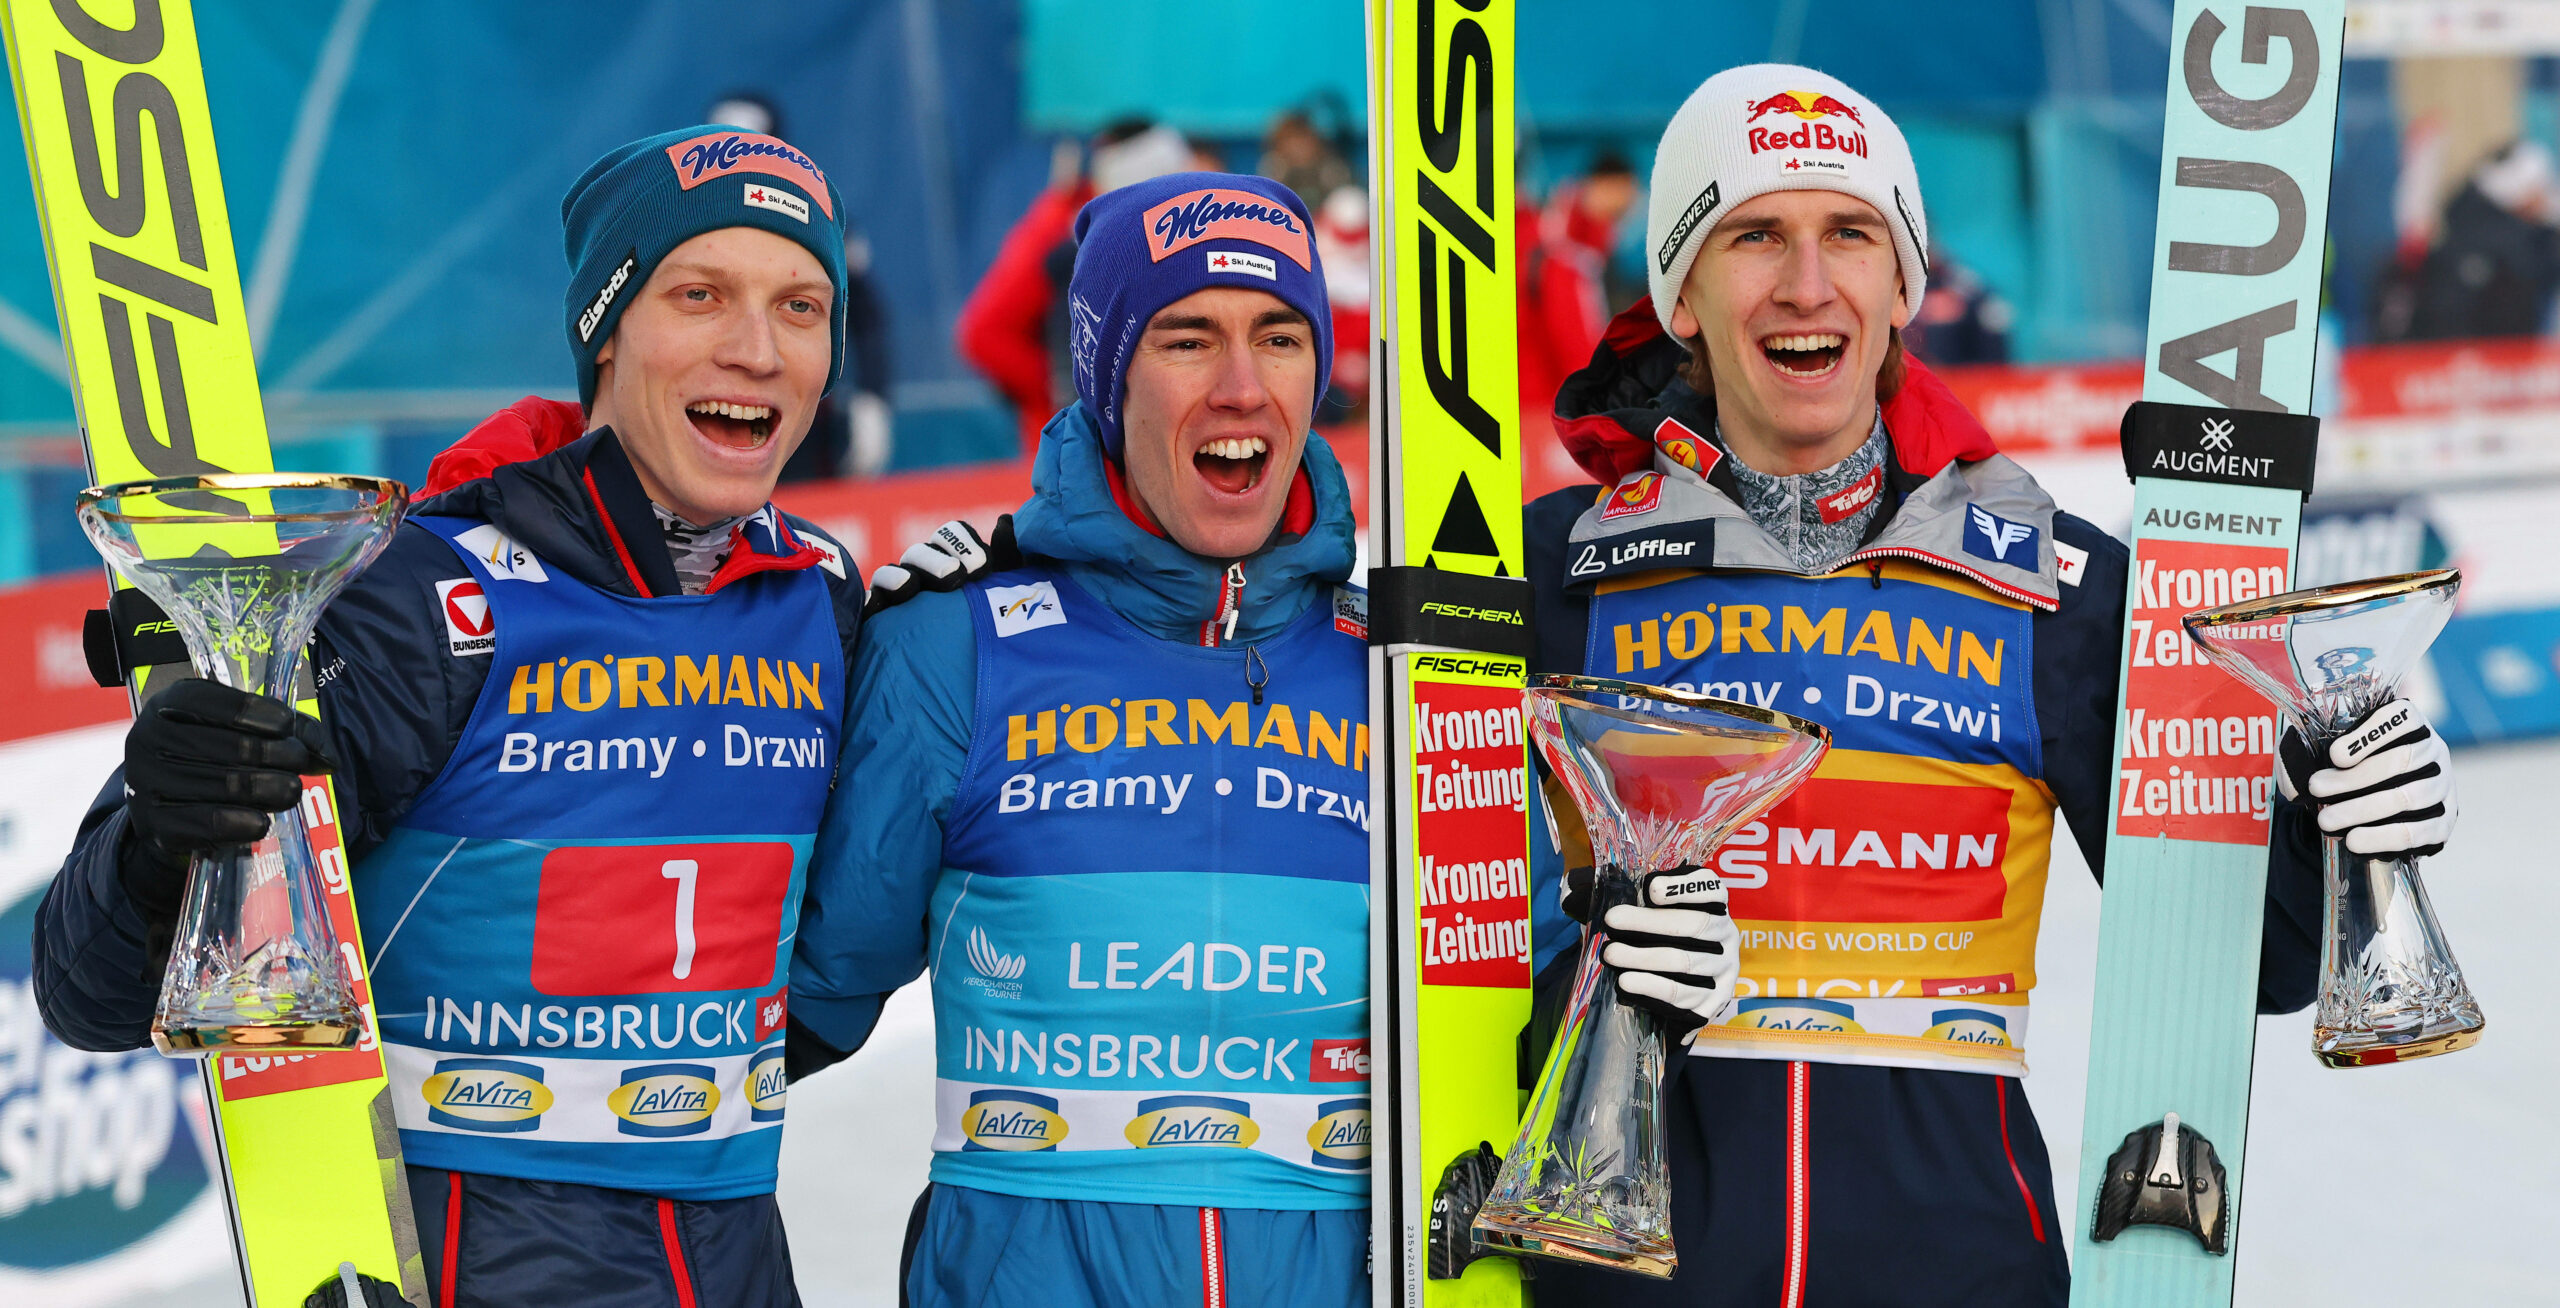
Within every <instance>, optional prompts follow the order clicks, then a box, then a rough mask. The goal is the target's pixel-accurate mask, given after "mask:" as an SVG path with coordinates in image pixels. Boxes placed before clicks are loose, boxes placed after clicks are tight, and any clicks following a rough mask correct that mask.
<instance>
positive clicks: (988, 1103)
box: [960, 1089, 1067, 1154]
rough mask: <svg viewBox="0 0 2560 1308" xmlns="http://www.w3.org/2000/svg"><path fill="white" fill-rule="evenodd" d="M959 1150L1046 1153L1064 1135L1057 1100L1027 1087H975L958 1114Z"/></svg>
mask: <svg viewBox="0 0 2560 1308" xmlns="http://www.w3.org/2000/svg"><path fill="white" fill-rule="evenodd" d="M960 1136H961V1140H960V1152H962V1153H964V1154H972V1153H983V1152H987V1151H994V1152H997V1153H1008V1154H1036V1153H1048V1152H1050V1151H1052V1150H1055V1149H1056V1148H1057V1147H1058V1142H1059V1141H1061V1140H1064V1139H1066V1138H1067V1119H1065V1118H1063V1117H1060V1116H1059V1115H1058V1101H1057V1100H1055V1099H1052V1098H1050V1097H1049V1096H1047V1095H1042V1094H1033V1093H1032V1092H1030V1091H1028V1090H1006V1089H997V1090H976V1091H972V1092H970V1095H969V1106H968V1107H967V1108H966V1109H964V1110H962V1111H961V1114H960Z"/></svg>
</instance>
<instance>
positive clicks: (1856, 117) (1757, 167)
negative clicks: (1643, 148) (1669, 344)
mask: <svg viewBox="0 0 2560 1308" xmlns="http://www.w3.org/2000/svg"><path fill="white" fill-rule="evenodd" d="M1771 191H1838V192H1840V193H1842V194H1844V195H1854V196H1856V197H1858V198H1859V199H1861V200H1864V201H1866V202H1867V203H1869V204H1871V205H1874V206H1875V209H1876V212H1877V213H1880V214H1883V215H1884V219H1885V227H1886V228H1887V229H1888V230H1890V231H1891V232H1892V233H1893V253H1894V257H1895V258H1896V259H1897V260H1898V261H1900V263H1901V266H1902V296H1903V302H1904V304H1905V305H1906V306H1907V307H1908V308H1909V309H1910V311H1911V315H1912V317H1913V318H1917V317H1918V316H1919V314H1920V292H1921V291H1922V290H1924V289H1926V287H1927V285H1928V281H1929V216H1928V214H1927V213H1925V212H1923V211H1922V210H1921V207H1920V174H1919V172H1918V170H1916V169H1914V168H1913V167H1912V164H1911V147H1910V146H1909V145H1907V144H1905V143H1904V142H1903V139H1902V129H1901V128H1898V127H1896V126H1894V125H1893V120H1892V119H1890V118H1887V117H1885V114H1884V110H1882V109H1879V108H1877V107H1876V104H1875V102H1874V101H1872V100H1869V99H1867V98H1866V97H1865V96H1862V95H1860V94H1858V93H1857V92H1855V91H1852V90H1850V89H1849V86H1848V84H1847V83H1845V82H1842V81H1841V80H1840V79H1839V78H1836V77H1832V76H1829V75H1828V74H1824V73H1817V72H1815V71H1813V70H1812V69H1810V68H1799V67H1797V66H1796V65H1794V64H1747V65H1745V66H1743V67H1740V68H1728V69H1726V70H1724V71H1723V72H1721V73H1718V74H1716V75H1715V76H1713V77H1710V78H1708V79H1707V80H1706V81H1705V82H1703V83H1701V84H1700V85H1699V87H1698V89H1697V90H1695V91H1692V92H1690V93H1689V99H1688V102H1687V103H1685V104H1682V105H1681V106H1680V112H1678V113H1676V114H1673V115H1672V116H1671V125H1670V126H1668V127H1666V128H1663V129H1662V144H1661V146H1660V147H1658V148H1657V149H1656V150H1655V152H1654V156H1653V197H1652V207H1651V211H1650V213H1649V216H1648V217H1647V219H1646V222H1645V250H1646V255H1647V262H1646V265H1645V275H1646V277H1647V278H1648V279H1649V280H1650V281H1651V283H1652V287H1653V311H1654V313H1656V314H1657V315H1659V316H1660V317H1661V319H1662V329H1663V330H1664V331H1669V330H1671V309H1672V306H1673V305H1674V304H1677V303H1678V302H1679V299H1680V286H1681V284H1682V283H1683V282H1686V281H1688V280H1689V265H1690V264H1691V263H1692V262H1694V261H1696V259H1697V257H1698V246H1699V245H1700V244H1701V243H1702V242H1704V241H1705V240H1706V239H1707V233H1708V232H1709V231H1711V230H1713V229H1714V227H1715V225H1716V222H1717V221H1718V220H1719V219H1721V218H1723V217H1724V216H1725V215H1727V214H1729V213H1731V212H1733V211H1734V210H1735V209H1737V208H1740V207H1741V206H1742V205H1744V204H1746V203H1748V202H1750V201H1751V200H1754V199H1757V198H1758V197H1760V196H1763V195H1767V194H1768V193H1769V192H1771Z"/></svg>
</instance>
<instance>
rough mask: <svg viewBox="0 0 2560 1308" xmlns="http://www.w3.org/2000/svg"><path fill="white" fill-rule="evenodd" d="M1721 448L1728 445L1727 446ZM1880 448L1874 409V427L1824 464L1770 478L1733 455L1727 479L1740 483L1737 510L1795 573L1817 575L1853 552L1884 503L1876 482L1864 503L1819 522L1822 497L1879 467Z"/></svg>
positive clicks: (1720, 440) (1719, 437)
mask: <svg viewBox="0 0 2560 1308" xmlns="http://www.w3.org/2000/svg"><path fill="white" fill-rule="evenodd" d="M1716 443H1717V444H1719V445H1723V444H1724V443H1725V441H1724V431H1723V429H1722V428H1721V427H1719V428H1718V429H1717V431H1716ZM1725 448H1726V449H1727V450H1730V449H1732V447H1731V446H1730V445H1726V446H1725ZM1885 452H1886V451H1885V434H1884V415H1882V414H1881V413H1879V414H1878V415H1876V422H1875V426H1874V427H1872V428H1870V429H1869V430H1868V432H1867V439H1866V442H1865V443H1864V444H1862V445H1860V446H1859V447H1858V448H1857V450H1856V452H1854V453H1852V454H1851V455H1850V456H1849V457H1848V458H1845V459H1842V460H1841V461H1839V462H1838V463H1835V464H1832V465H1831V466H1830V467H1828V468H1824V469H1821V470H1820V471H1817V472H1802V473H1797V474H1795V475H1793V476H1787V477H1773V476H1770V475H1769V474H1768V473H1765V472H1760V471H1758V470H1756V469H1754V468H1751V467H1750V466H1748V465H1746V464H1745V463H1743V461H1742V460H1740V459H1735V460H1733V479H1734V480H1735V481H1736V482H1737V483H1739V484H1740V485H1741V487H1742V507H1743V511H1745V512H1747V513H1749V514H1750V515H1751V520H1752V521H1753V522H1756V523H1758V524H1760V529H1761V530H1762V531H1765V532H1767V533H1769V535H1770V537H1771V539H1774V540H1775V541H1777V542H1778V547H1779V548H1780V549H1783V550H1785V551H1786V552H1787V554H1788V556H1789V557H1791V558H1793V559H1794V560H1795V563H1796V568H1797V570H1798V571H1800V572H1802V573H1804V574H1805V575H1806V576H1820V575H1821V574H1823V573H1826V572H1829V571H1831V570H1832V569H1834V568H1837V567H1839V566H1840V564H1841V561H1842V560H1845V559H1847V558H1848V557H1849V556H1850V555H1851V554H1854V553H1856V552H1857V549H1858V543H1859V542H1860V541H1863V540H1865V539H1866V537H1867V525H1868V524H1869V523H1872V522H1874V521H1875V518H1876V514H1877V513H1878V512H1880V511H1882V509H1883V507H1884V494H1883V489H1884V488H1883V486H1882V485H1881V484H1879V485H1878V486H1877V488H1876V493H1875V494H1872V495H1869V496H1868V497H1867V500H1866V503H1864V504H1862V505H1859V506H1858V507H1857V508H1855V509H1854V510H1852V511H1850V512H1849V513H1848V514H1847V515H1846V516H1844V517H1841V518H1839V519H1838V520H1836V521H1832V522H1825V521H1823V501H1824V500H1826V499H1828V498H1830V497H1832V496H1834V495H1837V494H1839V493H1840V492H1841V491H1844V490H1847V489H1849V488H1850V487H1852V486H1855V485H1857V484H1858V483H1859V482H1860V481H1862V480H1865V478H1866V477H1867V475H1868V474H1869V473H1872V472H1874V471H1875V470H1876V469H1878V468H1880V467H1882V466H1883V465H1884V459H1885ZM1880 480H1881V479H1879V481H1880Z"/></svg>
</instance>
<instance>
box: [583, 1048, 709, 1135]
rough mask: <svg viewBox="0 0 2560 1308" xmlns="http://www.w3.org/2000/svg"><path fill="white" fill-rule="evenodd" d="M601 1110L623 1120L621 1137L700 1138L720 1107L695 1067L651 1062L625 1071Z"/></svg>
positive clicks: (701, 1069)
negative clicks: (619, 1083) (693, 1136)
mask: <svg viewBox="0 0 2560 1308" xmlns="http://www.w3.org/2000/svg"><path fill="white" fill-rule="evenodd" d="M604 1106H605V1107H606V1108H609V1109H611V1110H613V1115H614V1116H616V1117H619V1118H621V1119H622V1121H621V1122H620V1123H618V1124H617V1126H616V1129H617V1130H619V1131H621V1132H622V1133H623V1134H624V1135H639V1136H651V1137H658V1138H664V1137H667V1136H679V1135H700V1134H702V1133H703V1132H705V1131H708V1130H710V1129H711V1114H712V1113H713V1112H714V1111H716V1110H717V1109H718V1108H719V1107H720V1086H719V1083H718V1082H717V1081H716V1080H715V1079H714V1078H713V1075H712V1069H710V1068H709V1067H706V1066H704V1065H702V1064H700V1063H651V1064H649V1065H648V1066H646V1067H633V1068H626V1069H624V1070H623V1073H622V1085H621V1087H620V1088H619V1089H616V1090H615V1091H614V1092H613V1093H612V1094H609V1095H606V1096H605V1100H604Z"/></svg>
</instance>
